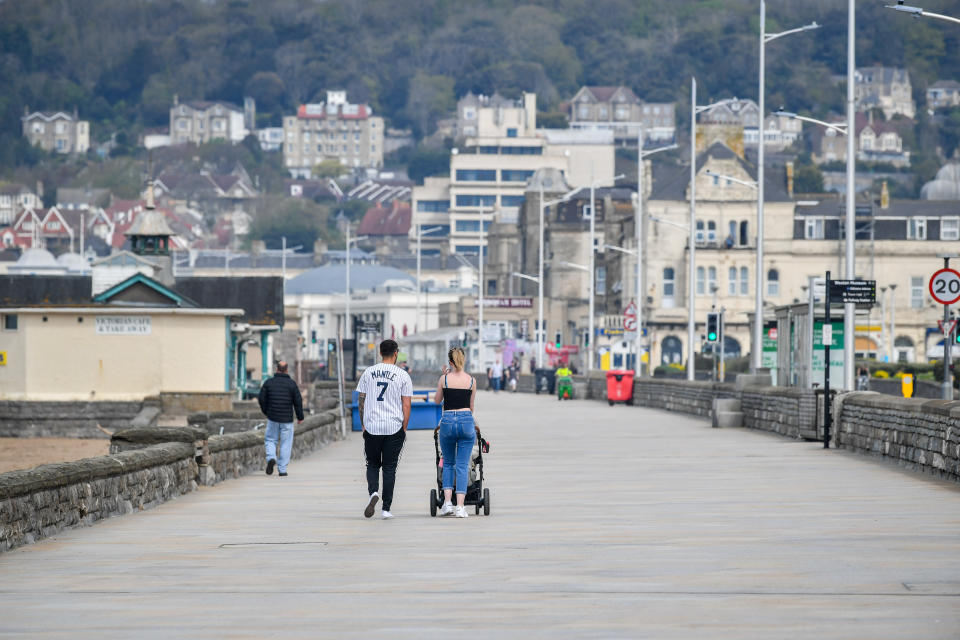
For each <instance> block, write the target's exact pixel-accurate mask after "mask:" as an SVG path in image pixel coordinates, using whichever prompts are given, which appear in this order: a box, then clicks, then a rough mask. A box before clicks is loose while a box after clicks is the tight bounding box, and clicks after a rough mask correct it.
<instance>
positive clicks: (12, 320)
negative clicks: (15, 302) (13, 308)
mask: <svg viewBox="0 0 960 640" xmlns="http://www.w3.org/2000/svg"><path fill="white" fill-rule="evenodd" d="M3 330H4V331H16V330H17V314H15V313H6V314H4V316H3Z"/></svg>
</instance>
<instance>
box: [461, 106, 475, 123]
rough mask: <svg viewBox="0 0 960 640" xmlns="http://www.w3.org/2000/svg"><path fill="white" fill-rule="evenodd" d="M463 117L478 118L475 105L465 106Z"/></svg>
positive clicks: (465, 118) (467, 118)
mask: <svg viewBox="0 0 960 640" xmlns="http://www.w3.org/2000/svg"><path fill="white" fill-rule="evenodd" d="M463 119H464V120H476V119H477V110H476V109H474V108H473V107H465V108H464V109H463Z"/></svg>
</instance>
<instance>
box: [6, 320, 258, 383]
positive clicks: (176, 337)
mask: <svg viewBox="0 0 960 640" xmlns="http://www.w3.org/2000/svg"><path fill="white" fill-rule="evenodd" d="M242 313H243V311H242V310H240V309H195V308H122V309H111V308H104V307H56V308H41V307H23V308H6V309H3V310H2V311H0V314H2V316H3V317H2V322H0V352H4V353H5V356H6V357H5V358H4V361H5V364H3V365H0V400H141V399H143V398H144V397H147V396H155V395H158V394H159V393H161V392H178V391H182V392H192V393H204V392H223V391H227V390H229V389H230V380H231V378H230V372H231V368H230V362H228V359H229V356H230V348H231V336H230V317H231V316H240V315H242Z"/></svg>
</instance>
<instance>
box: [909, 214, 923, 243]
mask: <svg viewBox="0 0 960 640" xmlns="http://www.w3.org/2000/svg"><path fill="white" fill-rule="evenodd" d="M907 239H908V240H926V239H927V219H926V218H910V219H909V220H907Z"/></svg>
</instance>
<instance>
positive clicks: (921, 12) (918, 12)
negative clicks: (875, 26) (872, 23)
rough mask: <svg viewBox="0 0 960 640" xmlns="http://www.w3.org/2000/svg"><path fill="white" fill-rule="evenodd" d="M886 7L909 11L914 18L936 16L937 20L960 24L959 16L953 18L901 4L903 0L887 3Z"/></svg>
mask: <svg viewBox="0 0 960 640" xmlns="http://www.w3.org/2000/svg"><path fill="white" fill-rule="evenodd" d="M886 8H887V9H893V10H894V11H901V12H903V13H909V14H910V15H912V16H913V17H914V18H919V17H921V16H922V17H924V18H937V19H938V20H945V21H947V22H954V23H957V24H960V18H954V17H953V16H945V15H943V14H942V13H931V12H929V11H924V9H923V8H921V7H911V6H910V5H905V4H903V0H897V4H888V5H886Z"/></svg>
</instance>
